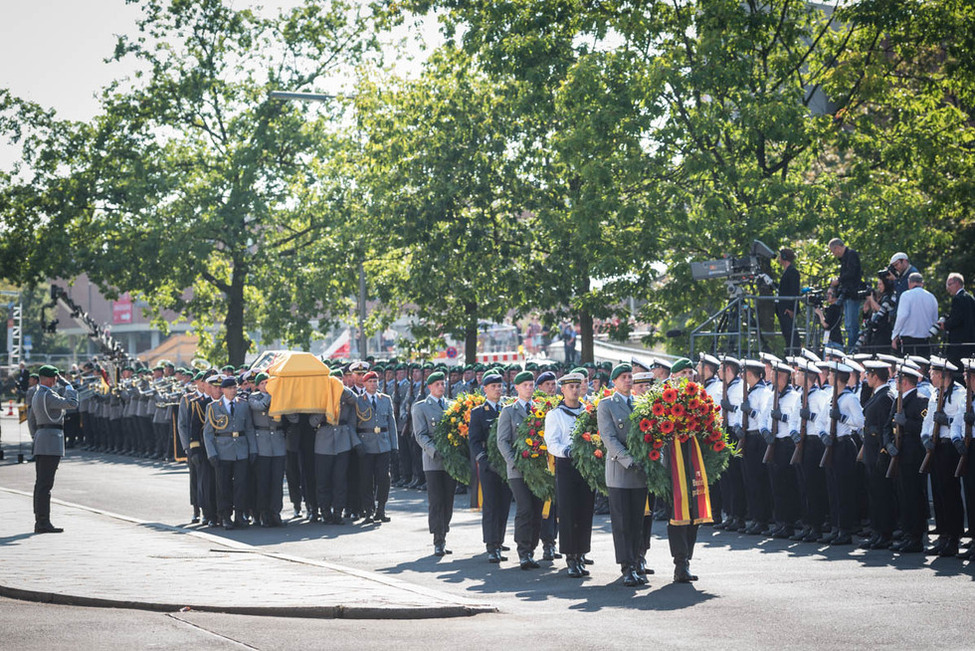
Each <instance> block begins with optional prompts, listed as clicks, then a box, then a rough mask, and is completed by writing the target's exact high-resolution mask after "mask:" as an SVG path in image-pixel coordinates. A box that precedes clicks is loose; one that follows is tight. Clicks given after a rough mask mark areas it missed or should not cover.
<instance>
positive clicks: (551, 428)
mask: <svg viewBox="0 0 975 651" xmlns="http://www.w3.org/2000/svg"><path fill="white" fill-rule="evenodd" d="M583 382H584V378H583V376H582V375H580V374H579V373H567V374H566V375H563V376H562V378H561V380H560V386H561V389H562V396H563V400H562V404H560V405H559V406H558V407H556V408H555V409H552V410H551V411H549V412H548V413H547V414H546V415H545V445H546V447H548V451H549V453H550V454H552V455H553V456H554V457H555V485H556V500H557V501H558V504H559V551H561V552H562V554H564V555H565V557H566V564H567V566H568V574H569V576H571V577H573V578H581V577H583V576H588V575H589V571H588V570H586V568H585V561H586V559H585V554H587V553H588V552H589V549H590V544H591V540H592V515H593V502H594V499H595V495H594V494H593V490H592V489H591V488H590V487H589V484H588V483H587V482H586V480H585V479H583V478H582V475H580V474H579V471H578V470H576V468H575V466H573V465H572V459H571V456H572V430H573V428H574V427H575V423H576V419H577V418H578V417H579V415H580V414H581V413H582V403H581V402H580V401H579V398H580V397H581V392H582V391H583V387H584V384H583Z"/></svg>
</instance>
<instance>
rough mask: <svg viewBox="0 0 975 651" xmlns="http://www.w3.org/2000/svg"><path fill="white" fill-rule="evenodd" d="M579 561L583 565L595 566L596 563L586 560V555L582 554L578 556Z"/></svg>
mask: <svg viewBox="0 0 975 651" xmlns="http://www.w3.org/2000/svg"><path fill="white" fill-rule="evenodd" d="M579 560H581V561H582V563H583V564H584V565H595V564H596V561H594V560H591V559H588V558H586V555H585V554H583V555H582V556H580V557H579Z"/></svg>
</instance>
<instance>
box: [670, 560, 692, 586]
mask: <svg viewBox="0 0 975 651" xmlns="http://www.w3.org/2000/svg"><path fill="white" fill-rule="evenodd" d="M696 580H697V577H696V576H694V575H693V574H691V570H690V567H689V565H688V564H687V563H686V562H683V563H681V562H678V563H677V564H676V565H675V566H674V583H690V582H691V581H696Z"/></svg>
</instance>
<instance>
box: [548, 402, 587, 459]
mask: <svg viewBox="0 0 975 651" xmlns="http://www.w3.org/2000/svg"><path fill="white" fill-rule="evenodd" d="M567 410H568V411H570V412H572V413H573V414H574V415H570V414H568V413H566V411H567ZM581 413H582V405H580V406H579V407H577V408H576V409H569V407H566V406H565V405H559V406H558V407H556V408H554V409H552V410H551V411H550V412H548V413H547V414H545V446H546V447H547V448H548V451H549V452H550V453H552V455H553V456H556V457H561V458H563V459H564V458H567V457H568V456H569V449H570V448H571V447H572V430H573V429H574V428H575V426H576V418H577V417H578V416H579V414H581Z"/></svg>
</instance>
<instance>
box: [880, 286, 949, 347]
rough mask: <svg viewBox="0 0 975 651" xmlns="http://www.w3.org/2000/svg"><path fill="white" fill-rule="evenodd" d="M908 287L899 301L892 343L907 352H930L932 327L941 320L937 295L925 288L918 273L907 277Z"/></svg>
mask: <svg viewBox="0 0 975 651" xmlns="http://www.w3.org/2000/svg"><path fill="white" fill-rule="evenodd" d="M907 282H908V287H909V289H908V290H907V291H906V292H904V293H903V294H902V295H901V297H900V300H899V301H898V304H897V319H896V320H895V321H894V330H893V333H892V335H891V346H892V347H893V348H895V349H896V350H899V351H901V352H902V353H903V354H904V355H920V356H921V357H929V356H930V355H931V344H930V343H929V339H930V337H931V329H932V328H934V327H935V326H937V324H938V299H936V298H935V297H934V294H932V293H931V292H929V291H928V290H926V289H924V278H923V277H922V276H921V274H919V273H913V274H911V275H910V276H909V277H908V281H907Z"/></svg>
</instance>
